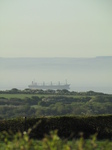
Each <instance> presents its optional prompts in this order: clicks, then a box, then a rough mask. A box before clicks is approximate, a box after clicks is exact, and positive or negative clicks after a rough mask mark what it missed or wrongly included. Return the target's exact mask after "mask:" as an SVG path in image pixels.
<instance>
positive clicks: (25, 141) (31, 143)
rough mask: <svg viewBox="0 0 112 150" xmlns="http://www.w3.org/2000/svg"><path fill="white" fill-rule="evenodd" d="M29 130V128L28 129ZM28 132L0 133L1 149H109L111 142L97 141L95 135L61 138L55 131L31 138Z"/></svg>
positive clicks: (111, 145)
mask: <svg viewBox="0 0 112 150" xmlns="http://www.w3.org/2000/svg"><path fill="white" fill-rule="evenodd" d="M29 132H30V130H29ZM29 132H24V133H23V134H22V133H20V132H18V133H17V134H16V135H13V136H12V135H8V134H7V133H2V134H0V141H1V142H0V149H1V150H111V149H112V142H111V141H109V140H103V141H99V140H97V137H96V135H94V136H91V137H90V138H89V139H84V138H83V136H82V135H81V136H80V138H79V139H73V140H71V141H70V140H68V139H61V138H60V137H59V136H58V135H57V131H54V132H50V135H45V136H44V138H43V139H42V140H36V139H31V138H30V137H29Z"/></svg>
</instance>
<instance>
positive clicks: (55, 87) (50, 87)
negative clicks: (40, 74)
mask: <svg viewBox="0 0 112 150" xmlns="http://www.w3.org/2000/svg"><path fill="white" fill-rule="evenodd" d="M28 87H29V88H30V89H42V90H63V89H66V90H69V89H70V84H68V83H67V82H66V83H65V84H61V83H60V82H59V83H58V84H53V83H52V82H51V83H50V84H45V82H43V84H37V82H34V81H32V83H31V84H30V85H29V86H28Z"/></svg>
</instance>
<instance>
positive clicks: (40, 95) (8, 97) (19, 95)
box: [0, 94, 94, 99]
mask: <svg viewBox="0 0 112 150" xmlns="http://www.w3.org/2000/svg"><path fill="white" fill-rule="evenodd" d="M32 96H38V97H50V96H66V97H73V98H80V97H83V98H84V97H87V96H80V95H57V94H0V97H4V98H7V99H10V98H20V99H24V98H26V97H29V98H31V97H32ZM89 97H92V98H93V97H94V96H89Z"/></svg>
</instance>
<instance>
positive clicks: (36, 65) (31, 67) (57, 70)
mask: <svg viewBox="0 0 112 150" xmlns="http://www.w3.org/2000/svg"><path fill="white" fill-rule="evenodd" d="M111 64H112V57H96V58H0V90H7V89H12V88H18V89H25V88H28V85H29V84H31V82H32V81H35V82H37V84H41V83H43V82H45V83H46V84H51V81H52V83H53V84H58V83H59V81H60V83H63V84H65V83H66V80H67V82H68V83H69V84H71V85H70V91H89V90H93V91H96V92H104V93H110V94H112V80H110V79H111V77H112V69H111Z"/></svg>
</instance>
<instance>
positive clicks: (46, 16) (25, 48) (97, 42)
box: [0, 0, 112, 57]
mask: <svg viewBox="0 0 112 150" xmlns="http://www.w3.org/2000/svg"><path fill="white" fill-rule="evenodd" d="M111 8H112V1H111V0H10V1H9V0H0V57H96V56H112V9H111Z"/></svg>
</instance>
